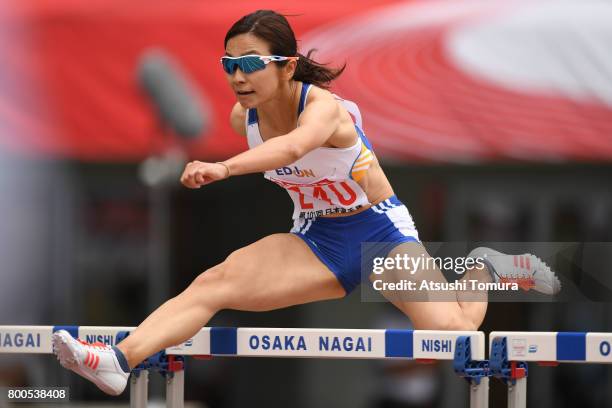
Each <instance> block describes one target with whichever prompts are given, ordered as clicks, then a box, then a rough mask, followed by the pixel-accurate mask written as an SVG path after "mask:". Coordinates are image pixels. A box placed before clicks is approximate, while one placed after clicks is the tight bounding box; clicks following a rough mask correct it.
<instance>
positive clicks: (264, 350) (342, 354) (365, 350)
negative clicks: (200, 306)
mask: <svg viewBox="0 0 612 408" xmlns="http://www.w3.org/2000/svg"><path fill="white" fill-rule="evenodd" d="M60 329H64V330H67V331H68V332H70V333H71V334H72V336H73V337H75V338H80V339H82V340H85V341H88V342H97V341H99V342H102V343H105V344H109V345H115V344H117V343H118V342H119V341H120V340H121V338H122V337H124V336H125V335H126V334H127V332H130V331H132V330H133V329H134V328H132V327H100V326H0V354H2V353H44V354H50V353H52V344H51V337H52V335H53V332H55V331H57V330H60ZM459 339H463V340H465V339H469V342H470V344H471V347H470V353H471V358H472V359H474V360H484V358H485V345H486V343H485V337H484V333H483V332H479V331H432V330H394V329H388V330H368V329H298V328H253V327H241V328H236V327H205V328H203V329H202V330H200V331H199V332H198V333H197V334H196V335H195V336H194V337H193V338H191V339H189V340H188V341H186V342H184V343H182V344H179V345H177V346H175V347H170V348H168V349H166V350H165V351H164V352H160V353H158V354H156V355H155V356H152V357H150V358H149V359H147V360H145V362H143V365H141V367H140V368H137V369H135V370H134V371H133V373H132V374H133V375H132V376H131V378H130V406H131V407H134V408H141V407H146V404H147V381H148V374H147V370H149V369H157V370H158V371H162V373H163V374H164V375H165V377H166V380H167V381H166V405H167V407H169V408H182V407H183V404H184V398H183V393H184V376H183V375H184V372H183V361H182V360H183V357H184V356H193V357H206V358H209V357H217V356H218V357H270V358H277V357H280V358H283V357H284V358H287V357H298V358H332V359H335V358H339V359H343V358H347V359H351V358H354V359H405V360H416V361H417V362H432V361H436V360H447V361H450V360H453V359H454V354H455V347H456V344H457V341H458V340H459ZM488 391H489V382H488V378H482V379H479V381H471V382H470V402H469V406H470V408H487V407H488Z"/></svg>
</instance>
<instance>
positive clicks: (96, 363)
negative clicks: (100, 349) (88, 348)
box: [91, 354, 100, 370]
mask: <svg viewBox="0 0 612 408" xmlns="http://www.w3.org/2000/svg"><path fill="white" fill-rule="evenodd" d="M99 363H100V356H99V355H97V354H96V362H95V363H94V364H93V366H92V367H91V368H92V369H93V370H95V369H96V368H98V364H99Z"/></svg>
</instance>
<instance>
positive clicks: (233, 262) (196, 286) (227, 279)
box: [188, 251, 252, 309]
mask: <svg viewBox="0 0 612 408" xmlns="http://www.w3.org/2000/svg"><path fill="white" fill-rule="evenodd" d="M247 269H248V265H241V262H240V256H239V253H237V251H235V252H233V253H232V254H230V255H229V256H228V257H227V258H226V259H225V260H224V261H223V262H221V263H220V264H218V265H215V266H213V267H212V268H209V269H207V270H206V271H204V272H202V273H201V274H200V275H198V277H196V278H195V279H194V281H193V282H192V283H191V285H190V286H189V288H188V289H190V290H192V291H197V292H198V293H201V294H202V296H204V297H206V298H208V299H209V302H212V303H215V305H216V306H218V307H219V308H220V309H222V308H225V307H226V306H227V303H228V302H230V301H231V298H233V297H235V296H236V295H237V294H238V295H239V292H240V290H241V289H246V288H248V285H247V283H246V282H244V279H245V276H247V275H249V274H248V272H246V273H245V270H247ZM250 276H252V275H250Z"/></svg>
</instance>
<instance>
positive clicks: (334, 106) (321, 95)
mask: <svg viewBox="0 0 612 408" xmlns="http://www.w3.org/2000/svg"><path fill="white" fill-rule="evenodd" d="M304 110H305V111H307V112H309V111H312V112H313V113H314V112H315V111H316V114H320V113H323V112H325V113H326V114H327V115H331V116H333V117H335V116H337V115H338V103H337V101H336V98H335V96H334V94H332V93H331V92H329V91H328V90H327V89H323V88H319V87H318V86H315V85H310V89H309V90H308V95H307V97H306V100H305V103H304Z"/></svg>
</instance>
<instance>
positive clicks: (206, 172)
mask: <svg viewBox="0 0 612 408" xmlns="http://www.w3.org/2000/svg"><path fill="white" fill-rule="evenodd" d="M228 176H229V174H228V168H227V167H225V166H224V165H223V164H220V163H205V162H200V161H192V162H190V163H187V165H186V166H185V170H184V171H183V175H182V176H181V183H183V185H184V186H185V187H188V188H200V187H202V186H205V185H206V184H210V183H212V182H214V181H218V180H223V179H226V178H227V177H228Z"/></svg>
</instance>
